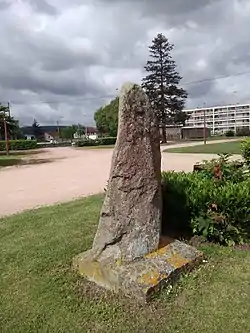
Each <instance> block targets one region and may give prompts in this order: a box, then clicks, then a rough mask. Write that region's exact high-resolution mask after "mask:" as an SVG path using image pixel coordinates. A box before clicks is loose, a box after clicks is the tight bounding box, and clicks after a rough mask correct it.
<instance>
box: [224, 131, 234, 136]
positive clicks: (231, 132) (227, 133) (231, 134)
mask: <svg viewBox="0 0 250 333" xmlns="http://www.w3.org/2000/svg"><path fill="white" fill-rule="evenodd" d="M225 135H226V136H227V137H233V136H234V135H235V133H234V131H227V132H226V133H225Z"/></svg>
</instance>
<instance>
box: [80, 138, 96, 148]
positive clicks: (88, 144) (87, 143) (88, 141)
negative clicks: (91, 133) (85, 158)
mask: <svg viewBox="0 0 250 333" xmlns="http://www.w3.org/2000/svg"><path fill="white" fill-rule="evenodd" d="M91 146H97V142H96V140H92V139H88V138H86V139H82V140H78V141H76V142H75V147H91Z"/></svg>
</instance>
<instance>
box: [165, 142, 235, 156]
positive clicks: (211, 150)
mask: <svg viewBox="0 0 250 333" xmlns="http://www.w3.org/2000/svg"><path fill="white" fill-rule="evenodd" d="M240 143H241V141H232V142H222V143H209V144H206V145H204V144H202V145H198V146H193V147H183V148H170V149H166V150H164V151H165V152H167V153H193V154H199V153H203V154H222V153H227V154H240Z"/></svg>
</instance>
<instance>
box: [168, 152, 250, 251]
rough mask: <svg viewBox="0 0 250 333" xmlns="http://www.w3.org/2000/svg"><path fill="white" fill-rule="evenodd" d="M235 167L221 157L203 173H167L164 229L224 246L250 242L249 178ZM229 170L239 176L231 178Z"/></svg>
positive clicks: (242, 170)
mask: <svg viewBox="0 0 250 333" xmlns="http://www.w3.org/2000/svg"><path fill="white" fill-rule="evenodd" d="M209 163H210V162H209ZM205 164H206V163H205ZM214 165H217V167H216V170H215V169H214ZM219 166H220V167H219ZM233 168H234V166H233V164H232V162H229V161H228V160H227V159H224V160H222V158H221V157H220V158H219V159H218V161H217V163H216V161H213V163H211V164H208V165H207V168H206V170H204V171H201V172H194V173H184V172H180V173H176V172H164V173H163V175H162V181H163V207H164V208H163V229H164V225H170V228H171V226H172V227H175V228H177V230H178V231H179V230H185V231H189V232H190V233H191V234H192V235H202V236H203V237H205V238H206V239H207V240H208V241H214V242H218V243H220V244H223V245H234V244H235V243H239V244H240V243H243V242H244V241H246V240H248V239H249V237H250V191H249V188H250V177H249V176H247V175H246V174H245V172H244V168H242V169H237V171H235V169H233ZM229 170H234V171H231V172H232V173H233V172H237V176H235V175H234V176H233V177H232V179H230V175H229V173H228V172H229ZM232 173H231V174H232ZM163 232H164V230H163Z"/></svg>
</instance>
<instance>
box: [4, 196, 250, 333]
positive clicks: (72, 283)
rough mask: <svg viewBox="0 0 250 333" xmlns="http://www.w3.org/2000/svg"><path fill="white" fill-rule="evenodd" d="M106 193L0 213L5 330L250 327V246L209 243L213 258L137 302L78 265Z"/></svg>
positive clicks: (221, 329) (163, 332)
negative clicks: (148, 300)
mask: <svg viewBox="0 0 250 333" xmlns="http://www.w3.org/2000/svg"><path fill="white" fill-rule="evenodd" d="M102 200H103V197H102V196H92V197H89V198H86V199H81V200H77V201H75V202H70V203H67V204H62V205H58V206H52V207H48V208H41V209H38V210H35V211H29V212H25V213H22V214H18V215H15V216H11V217H7V218H2V219H0V237H1V239H0V267H1V271H0V281H1V284H0V288H1V292H0V332H1V333H7V332H8V333H15V332H18V333H27V332H34V333H37V332H49V333H52V332H56V333H58V332H65V333H70V332H72V333H77V332H83V333H85V332H86V333H87V332H107V333H108V332H128V333H130V332H133V333H136V332H138V333H139V332H149V333H151V332H152V333H153V332H159V333H166V332H171V333H172V332H180V333H182V332H185V333H189V332H190V333H195V332H197V333H203V332H204V333H211V332H221V333H223V332H225V333H226V332H230V333H235V332H239V333H243V332H250V317H249V313H250V286H249V279H250V252H249V251H248V252H247V251H236V250H233V249H230V248H223V247H219V246H212V245H211V246H206V247H203V250H204V251H205V253H206V255H207V258H208V263H207V264H205V265H203V266H202V267H200V268H199V269H197V270H196V271H194V272H192V273H191V274H190V275H188V276H184V277H183V278H182V279H181V281H180V282H179V283H178V284H177V285H176V286H175V287H174V288H173V291H172V293H171V294H170V295H168V294H167V292H163V293H162V294H161V295H160V297H159V298H158V299H156V300H155V301H154V302H153V303H152V304H151V305H145V306H143V307H142V306H139V305H136V304H135V303H133V301H128V300H127V299H124V298H122V297H117V296H115V295H112V294H110V293H107V292H105V291H103V290H100V289H98V288H97V287H95V286H93V285H92V284H90V283H88V282H86V281H85V279H83V278H81V277H79V276H78V275H77V274H76V273H74V272H73V270H72V267H71V262H72V258H73V257H74V256H75V255H76V254H78V253H80V252H82V251H85V250H86V249H88V248H89V247H90V246H91V244H92V241H93V237H94V234H95V231H96V226H97V222H98V216H99V212H100V208H101V204H102Z"/></svg>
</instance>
